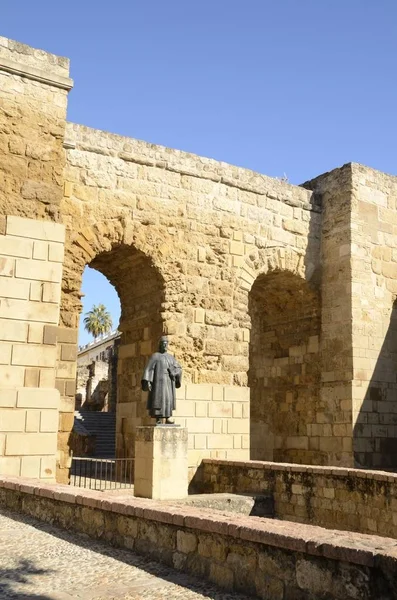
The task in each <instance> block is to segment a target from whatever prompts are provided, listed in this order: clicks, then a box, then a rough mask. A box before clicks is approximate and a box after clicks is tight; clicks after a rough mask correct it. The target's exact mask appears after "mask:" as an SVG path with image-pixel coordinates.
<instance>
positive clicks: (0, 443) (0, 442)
mask: <svg viewBox="0 0 397 600" xmlns="http://www.w3.org/2000/svg"><path fill="white" fill-rule="evenodd" d="M5 449H6V435H5V433H0V456H4V452H5Z"/></svg>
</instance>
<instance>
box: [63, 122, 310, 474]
mask: <svg viewBox="0 0 397 600" xmlns="http://www.w3.org/2000/svg"><path fill="white" fill-rule="evenodd" d="M66 137H67V145H68V150H67V167H66V172H65V178H66V183H65V198H64V201H63V204H62V214H63V218H64V220H65V223H66V224H67V226H68V232H69V234H68V241H67V249H66V256H65V278H64V286H65V287H66V288H67V289H68V294H67V295H66V294H65V295H64V296H63V304H62V310H61V318H62V321H63V323H64V324H65V325H67V326H75V325H76V323H77V319H78V313H79V310H80V306H81V304H80V298H79V290H80V285H81V276H82V273H83V270H84V268H85V266H86V264H90V265H91V266H92V267H95V268H97V269H98V270H100V271H101V272H102V273H103V274H104V275H105V276H106V277H107V278H108V279H109V281H110V282H111V283H112V284H113V285H114V287H115V288H116V291H117V293H118V295H119V297H120V301H121V308H122V312H121V319H120V330H121V332H122V338H121V345H120V350H119V367H118V374H119V375H118V402H119V404H118V417H117V440H118V443H117V446H118V455H119V456H121V455H125V454H126V453H127V455H130V454H132V453H133V447H134V430H135V427H136V426H137V425H142V424H143V425H144V424H147V422H148V421H147V416H146V406H145V404H146V397H145V396H142V393H141V390H140V379H141V375H142V371H143V368H144V365H145V363H146V361H147V359H148V356H149V355H150V353H152V352H153V351H154V350H156V347H157V343H158V338H159V337H160V335H161V334H162V333H167V334H168V335H169V337H170V351H171V352H172V353H174V354H175V356H176V358H177V359H178V360H179V361H180V362H181V364H182V365H183V368H184V381H187V382H188V383H193V384H195V385H196V386H203V391H202V393H201V392H199V391H198V392H197V394H198V395H197V397H196V398H189V399H188V400H189V401H191V400H197V401H200V399H201V397H202V396H203V397H205V398H206V399H207V396H206V394H207V391H206V389H207V387H208V384H209V385H214V386H216V385H218V386H232V385H234V386H236V387H237V388H238V387H240V388H242V389H241V391H242V395H243V396H244V398H245V394H246V391H245V388H246V386H247V371H248V365H249V339H250V328H251V315H250V310H249V292H250V289H251V287H252V284H253V282H254V281H255V279H256V278H257V277H258V276H261V275H263V274H265V273H267V272H273V271H282V272H288V273H290V274H292V275H294V276H296V277H297V278H298V279H300V280H302V282H305V281H307V280H310V281H311V280H313V286H314V287H316V285H317V288H318V283H317V284H316V282H315V275H316V273H317V272H318V267H319V265H318V250H319V241H320V240H319V237H320V235H319V227H320V208H319V206H318V205H317V204H313V203H312V193H311V192H308V191H307V190H304V189H302V188H298V187H293V186H290V185H288V184H285V183H282V182H278V181H275V180H272V179H270V178H267V177H264V176H262V175H258V174H255V173H253V172H250V171H246V170H244V169H239V168H237V167H231V166H229V165H224V164H221V163H217V162H215V161H212V160H209V159H204V158H201V157H197V156H194V155H189V154H186V153H183V152H179V151H173V150H170V149H167V148H162V147H159V146H153V145H150V144H147V143H144V142H139V141H137V140H132V139H126V138H122V137H120V136H116V135H112V134H108V133H104V132H100V131H95V130H91V129H89V128H86V127H82V126H78V125H72V124H68V126H67V133H66ZM302 285H303V283H302ZM281 293H282V292H281ZM197 390H198V388H197ZM288 391H290V390H288ZM238 393H239V392H238V391H237V390H236V394H238ZM221 395H222V393H221ZM214 402H216V399H214ZM255 402H256V401H255V399H254V403H255ZM180 404H181V407H178V411H179V410H182V411H183V400H182V401H181V402H180ZM302 406H303V404H302V403H301V408H302ZM223 409H224V410H226V408H225V407H223ZM213 410H214V411H215V410H217V407H216V406H215V405H214V408H213ZM178 414H179V413H178ZM192 416H193V414H192V412H191V410H190V407H189V408H188V409H187V411H185V414H184V413H183V412H182V415H181V418H184V419H188V418H191V417H192ZM194 416H195V417H197V419H196V421H195V425H193V423H191V428H192V436H191V442H190V443H191V445H193V444H199V443H200V444H202V445H203V444H204V445H205V447H204V448H202V450H203V451H204V452H203V454H202V455H208V453H207V451H213V452H218V453H219V454H218V456H225V452H226V450H227V451H228V453H229V452H230V454H233V455H234V456H236V455H237V453H238V451H239V450H240V457H241V458H245V457H246V456H247V449H248V448H246V449H245V448H239V447H237V446H234V445H233V446H231V445H230V444H231V442H230V439H231V438H229V440H228V441H224V439H226V438H222V441H221V437H218V438H217V439H218V440H219V446H215V447H214V446H210V447H207V446H206V444H207V441H208V440H207V436H208V434H214V435H219V434H222V435H228V434H227V431H226V430H225V429H223V430H221V431H220V430H219V429H216V430H213V424H212V423H211V418H212V417H211V416H210V415H209V413H208V411H205V414H204V413H203V415H202V417H200V416H199V415H198V414H197V415H196V414H195V415H194ZM207 417H209V420H207ZM227 418H229V413H228V416H227ZM232 418H233V417H232ZM245 418H246V419H248V416H246V417H245ZM236 419H240V416H236ZM306 421H307V422H310V418H308V419H306ZM219 423H220V427H222V425H221V421H219ZM239 423H240V422H239V421H238V420H237V421H236V427H238V428H240V427H241V425H240V424H239ZM199 424H201V426H202V430H198V429H197V427H199ZM246 424H247V425H248V421H246ZM247 425H244V426H243V429H244V431H243V430H241V431H240V430H239V434H241V435H247V434H248V433H249V432H248V430H247ZM216 427H219V426H218V424H217V425H216ZM223 427H226V426H223ZM196 434H197V435H198V434H202V438H201V440H202V441H201V442H199V441H198V438H197V439H195V437H194V436H196ZM306 435H307V431H306V429H305V436H306ZM286 437H287V436H286ZM289 438H290V439H289V449H288V456H289V457H290V456H293V455H294V451H295V454H296V457H297V460H298V458H299V457H300V460H302V459H303V458H302V453H301V449H302V441H301V440H299V439H298V437H297V436H295V438H294V437H293V436H292V435H290V436H289ZM214 439H215V438H214ZM235 443H239V442H237V441H236V442H235ZM245 443H246V441H245V442H244V444H245ZM263 443H265V441H264V442H263ZM304 443H305V444H306V445H308V442H307V438H306V439H305V441H304ZM225 444H226V446H225ZM198 450H200V448H198V446H197V447H196V448H193V447H192V448H191V451H192V452H191V456H192V457H193V455H194V453H193V451H195V455H196V458H195V459H194V462H195V463H196V461H197V460H199V458H198V455H199V452H198ZM280 450H281V447H280ZM192 460H193V459H192Z"/></svg>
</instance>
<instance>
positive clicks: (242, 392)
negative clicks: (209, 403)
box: [224, 385, 250, 402]
mask: <svg viewBox="0 0 397 600" xmlns="http://www.w3.org/2000/svg"><path fill="white" fill-rule="evenodd" d="M224 398H225V400H229V401H231V402H249V400H250V389H249V388H248V387H242V386H241V387H239V386H229V385H227V386H225V391H224Z"/></svg>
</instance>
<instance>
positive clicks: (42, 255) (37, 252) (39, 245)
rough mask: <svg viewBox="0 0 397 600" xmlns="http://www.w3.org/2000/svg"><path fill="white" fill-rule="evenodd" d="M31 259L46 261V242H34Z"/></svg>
mask: <svg viewBox="0 0 397 600" xmlns="http://www.w3.org/2000/svg"><path fill="white" fill-rule="evenodd" d="M33 258H34V259H35V260H48V243H47V242H34V244H33Z"/></svg>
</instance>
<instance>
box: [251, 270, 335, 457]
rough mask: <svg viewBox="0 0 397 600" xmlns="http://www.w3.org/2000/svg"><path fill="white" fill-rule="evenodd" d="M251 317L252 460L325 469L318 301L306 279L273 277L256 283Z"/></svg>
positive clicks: (289, 276) (280, 273)
mask: <svg viewBox="0 0 397 600" xmlns="http://www.w3.org/2000/svg"><path fill="white" fill-rule="evenodd" d="M250 314H251V318H252V328H251V342H250V370H249V376H248V383H249V386H250V388H251V440H250V447H251V458H252V459H255V460H286V461H289V460H291V461H294V462H297V463H309V464H316V463H317V464H323V463H324V462H326V457H325V456H324V453H322V452H320V448H319V444H318V433H317V428H318V425H317V423H316V418H317V413H318V412H319V408H318V405H319V392H320V379H321V360H320V353H319V350H320V347H319V335H320V303H319V298H318V295H317V294H316V292H315V291H314V290H313V289H311V287H309V286H308V285H307V284H306V282H304V281H303V280H302V279H300V278H298V277H296V276H294V275H291V274H288V273H283V272H274V273H271V274H268V275H265V276H263V277H262V278H258V279H257V280H256V282H255V283H254V285H253V287H252V290H251V294H250Z"/></svg>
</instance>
